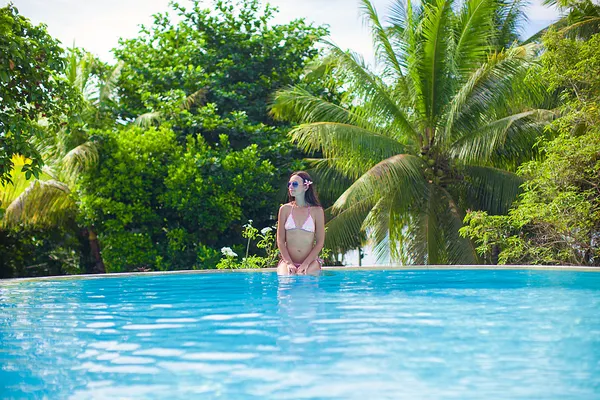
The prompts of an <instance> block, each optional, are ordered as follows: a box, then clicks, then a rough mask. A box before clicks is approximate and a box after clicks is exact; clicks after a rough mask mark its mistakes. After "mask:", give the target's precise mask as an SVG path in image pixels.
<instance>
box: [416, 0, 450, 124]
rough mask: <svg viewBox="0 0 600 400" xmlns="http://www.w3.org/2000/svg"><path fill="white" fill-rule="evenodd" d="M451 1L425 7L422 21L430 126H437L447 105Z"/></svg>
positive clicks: (434, 3)
mask: <svg viewBox="0 0 600 400" xmlns="http://www.w3.org/2000/svg"><path fill="white" fill-rule="evenodd" d="M451 6H452V0H436V1H434V2H432V3H427V4H425V12H424V16H423V20H422V21H421V34H422V35H423V56H422V57H423V63H422V66H421V77H422V81H421V82H422V86H423V89H422V91H421V92H422V93H423V96H424V103H425V113H426V114H425V115H426V119H427V121H428V122H429V126H430V127H433V126H435V125H436V120H437V118H438V116H440V115H441V112H440V111H441V110H442V108H443V107H444V105H445V104H446V100H447V96H448V95H449V93H448V91H447V89H448V84H449V83H450V80H449V79H448V77H447V65H446V62H447V60H448V57H447V52H448V42H447V38H448V36H449V32H448V20H449V18H450V14H451V12H452V7H451Z"/></svg>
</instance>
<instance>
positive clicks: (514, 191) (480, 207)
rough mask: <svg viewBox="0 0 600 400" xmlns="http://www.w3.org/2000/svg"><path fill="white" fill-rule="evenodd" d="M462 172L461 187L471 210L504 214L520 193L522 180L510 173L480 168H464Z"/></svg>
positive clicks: (490, 168)
mask: <svg viewBox="0 0 600 400" xmlns="http://www.w3.org/2000/svg"><path fill="white" fill-rule="evenodd" d="M463 171H464V174H465V180H464V182H463V183H462V186H463V187H464V189H465V192H466V203H467V204H468V205H469V208H471V209H472V210H477V211H487V212H488V213H490V214H494V215H501V214H506V213H508V210H509V209H510V207H511V205H512V203H513V202H514V201H515V200H516V199H517V196H518V195H519V193H521V191H522V190H521V185H522V184H523V182H524V180H523V178H521V177H520V176H518V175H516V174H513V173H511V172H507V171H504V170H501V169H497V168H492V167H481V166H465V167H463Z"/></svg>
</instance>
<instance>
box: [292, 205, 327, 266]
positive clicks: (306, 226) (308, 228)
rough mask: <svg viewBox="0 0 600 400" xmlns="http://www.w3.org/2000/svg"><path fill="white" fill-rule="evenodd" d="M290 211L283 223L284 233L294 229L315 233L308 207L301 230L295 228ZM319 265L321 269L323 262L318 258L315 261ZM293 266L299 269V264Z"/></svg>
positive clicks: (313, 222)
mask: <svg viewBox="0 0 600 400" xmlns="http://www.w3.org/2000/svg"><path fill="white" fill-rule="evenodd" d="M292 211H293V208H292V210H290V215H288V217H287V220H286V221H285V225H284V228H285V230H286V231H291V230H294V229H300V230H303V231H306V232H314V231H315V220H314V219H313V217H312V215H310V207H308V218H306V221H304V223H303V224H302V227H301V228H298V227H296V221H294V217H293V216H292ZM316 261H317V262H318V263H319V268H323V260H322V259H320V258H317V260H316ZM294 265H295V266H296V267H299V266H300V265H301V264H300V263H294Z"/></svg>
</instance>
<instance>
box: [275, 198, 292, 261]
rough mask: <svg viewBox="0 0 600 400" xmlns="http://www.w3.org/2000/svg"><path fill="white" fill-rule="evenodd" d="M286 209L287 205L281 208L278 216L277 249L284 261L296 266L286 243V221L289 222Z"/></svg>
mask: <svg viewBox="0 0 600 400" xmlns="http://www.w3.org/2000/svg"><path fill="white" fill-rule="evenodd" d="M285 208H286V207H285V204H284V205H282V206H281V207H279V214H278V215H277V248H278V249H279V253H280V254H281V258H282V259H283V261H285V262H287V263H289V264H292V265H294V262H293V261H292V258H291V257H290V253H289V252H288V249H287V244H286V242H285V221H286V220H287V213H286V210H285Z"/></svg>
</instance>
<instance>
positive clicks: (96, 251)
mask: <svg viewBox="0 0 600 400" xmlns="http://www.w3.org/2000/svg"><path fill="white" fill-rule="evenodd" d="M88 239H89V241H90V251H91V253H92V256H93V257H94V261H95V265H94V273H96V274H104V273H106V269H105V268H104V261H102V255H101V254H100V243H98V236H97V235H96V232H94V230H93V229H92V228H88Z"/></svg>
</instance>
